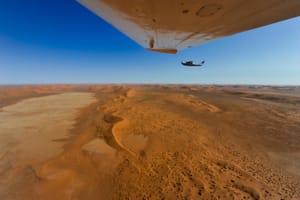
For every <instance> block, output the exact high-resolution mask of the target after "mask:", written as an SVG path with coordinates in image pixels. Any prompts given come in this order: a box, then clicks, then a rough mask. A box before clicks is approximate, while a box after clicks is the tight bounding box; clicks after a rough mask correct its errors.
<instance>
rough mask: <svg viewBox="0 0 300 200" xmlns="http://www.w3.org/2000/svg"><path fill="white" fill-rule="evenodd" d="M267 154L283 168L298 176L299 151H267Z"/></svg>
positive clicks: (299, 172) (299, 169) (299, 173)
mask: <svg viewBox="0 0 300 200" xmlns="http://www.w3.org/2000/svg"><path fill="white" fill-rule="evenodd" d="M268 155H269V156H270V158H271V159H272V160H273V161H274V162H275V163H276V164H278V165H279V166H281V167H282V168H283V169H285V170H287V171H288V172H290V173H293V174H295V175H298V176H300V152H290V153H286V152H269V153H268Z"/></svg>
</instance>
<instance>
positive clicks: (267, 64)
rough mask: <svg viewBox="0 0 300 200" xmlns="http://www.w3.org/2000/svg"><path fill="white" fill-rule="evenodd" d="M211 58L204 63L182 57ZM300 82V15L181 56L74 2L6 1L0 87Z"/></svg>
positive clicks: (2, 4) (1, 4)
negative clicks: (193, 64) (147, 45)
mask: <svg viewBox="0 0 300 200" xmlns="http://www.w3.org/2000/svg"><path fill="white" fill-rule="evenodd" d="M190 59H194V60H196V61H200V60H201V59H205V60H206V61H207V64H206V65H205V67H203V68H184V67H182V66H180V62H181V61H182V60H190ZM21 83H207V84H212V83H213V84H223V83H225V84H237V83H238V84H279V85H285V84H293V85H295V84H298V85H300V18H299V17H298V18H294V19H290V20H288V21H284V22H280V23H277V24H273V25H269V26H266V27H262V28H259V29H255V30H252V31H248V32H244V33H241V34H238V35H235V36H231V37H227V38H223V39H219V40H216V41H212V42H209V43H207V44H203V45H200V46H197V47H193V48H191V49H188V50H183V51H181V52H179V53H178V54H177V55H168V54H159V53H154V52H149V51H146V50H144V49H143V48H142V47H140V46H139V45H137V44H136V43H135V42H133V41H131V40H130V39H129V38H127V37H126V36H125V35H123V34H122V33H120V32H119V31H118V30H116V29H115V28H113V27H112V26H110V25H109V24H107V23H106V22H104V21H103V20H101V19H100V18H98V17H97V16H95V15H94V14H92V13H91V12H90V11H88V10H87V9H85V8H83V7H82V6H81V5H79V4H78V3H77V2H76V1H75V0H26V1H25V0H9V1H4V0H3V1H0V84H21Z"/></svg>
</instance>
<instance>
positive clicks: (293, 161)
mask: <svg viewBox="0 0 300 200" xmlns="http://www.w3.org/2000/svg"><path fill="white" fill-rule="evenodd" d="M0 199H2V200H15V199H16V200H19V199H20V200H21V199H22V200H27V199H43V200H48V199H49V200H54V199H55V200H69V199H70V200H71V199H72V200H81V199H82V200H94V199H95V200H96V199H97V200H102V199H103V200H109V199H121V200H123V199H145V200H146V199H165V200H173V199H195V200H197V199H199V200H200V199H205V200H215V199H220V200H221V199H225V200H233V199H242V200H244V199H251V200H252V199H253V200H259V199H270V200H283V199H284V200H299V199H300V87H284V86H281V87H271V86H213V85H203V86H200V85H35V86H30V85H27V86H0Z"/></svg>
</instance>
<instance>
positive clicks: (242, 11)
mask: <svg viewBox="0 0 300 200" xmlns="http://www.w3.org/2000/svg"><path fill="white" fill-rule="evenodd" d="M78 1H79V2H80V3H81V4H82V5H84V6H85V7H87V8H88V9H90V10H91V11H93V12H94V13H95V14H97V15H98V16H100V17H101V18H103V19H104V20H106V21H107V22H108V23H110V24H112V25H113V26H115V27H116V28H117V29H119V30H120V31H121V32H123V33H124V34H126V35H127V36H128V37H130V38H131V39H133V40H134V41H136V42H137V43H139V44H140V45H141V46H143V47H144V48H146V49H148V50H153V51H158V52H165V53H176V52H177V51H178V50H181V49H184V48H188V47H191V46H195V45H198V44H201V43H204V42H207V41H210V40H214V39H217V38H221V37H225V36H229V35H233V34H236V33H240V32H243V31H246V30H250V29H253V28H257V27H260V26H264V25H268V24H271V23H274V22H278V21H281V20H285V19H289V18H292V17H296V16H299V15H300V0H265V1H263V0H78Z"/></svg>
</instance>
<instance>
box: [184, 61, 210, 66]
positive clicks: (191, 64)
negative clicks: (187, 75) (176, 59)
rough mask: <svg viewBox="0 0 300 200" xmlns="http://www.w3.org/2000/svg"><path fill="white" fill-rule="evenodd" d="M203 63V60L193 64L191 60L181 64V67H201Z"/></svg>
mask: <svg viewBox="0 0 300 200" xmlns="http://www.w3.org/2000/svg"><path fill="white" fill-rule="evenodd" d="M204 63H205V61H204V60H203V61H202V62H201V63H199V64H194V62H193V61H192V60H190V61H186V62H181V64H182V65H184V66H188V67H201V66H202V65H204Z"/></svg>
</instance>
